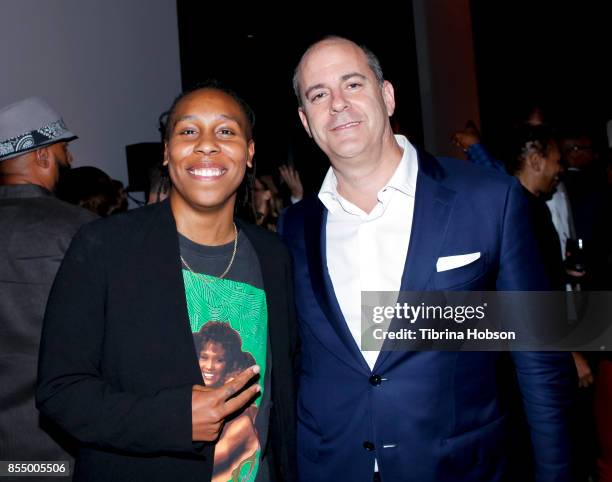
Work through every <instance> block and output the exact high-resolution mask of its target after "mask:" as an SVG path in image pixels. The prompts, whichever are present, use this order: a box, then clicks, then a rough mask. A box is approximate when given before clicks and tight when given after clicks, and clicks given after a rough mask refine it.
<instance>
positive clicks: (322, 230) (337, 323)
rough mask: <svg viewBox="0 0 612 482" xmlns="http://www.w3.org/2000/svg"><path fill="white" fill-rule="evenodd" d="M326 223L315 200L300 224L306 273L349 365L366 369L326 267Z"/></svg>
mask: <svg viewBox="0 0 612 482" xmlns="http://www.w3.org/2000/svg"><path fill="white" fill-rule="evenodd" d="M326 223H327V211H326V210H325V208H324V206H323V204H322V203H321V201H319V200H318V199H316V200H315V201H314V206H313V207H312V208H311V209H307V210H306V218H305V226H304V231H305V233H304V237H305V241H306V255H307V258H308V272H309V273H310V281H311V284H312V289H313V291H314V294H315V297H316V299H317V302H318V303H319V306H320V307H321V310H323V313H324V314H325V317H326V318H327V320H328V321H329V323H330V324H331V326H332V328H333V329H334V331H335V332H336V334H337V335H338V338H340V340H341V341H342V344H343V345H344V346H345V347H346V349H347V350H348V351H349V353H350V354H351V356H352V357H351V358H352V359H351V364H352V365H353V366H354V368H356V369H358V370H364V369H365V370H367V371H370V367H369V366H368V365H367V363H366V361H365V359H364V358H363V355H362V354H361V351H360V349H359V347H358V346H357V343H355V339H354V338H353V335H352V334H351V332H350V330H349V328H348V325H347V323H346V320H345V319H344V316H343V315H342V311H341V310H340V305H339V304H338V300H337V299H336V295H335V293H334V287H333V285H332V281H331V278H330V276H329V272H328V270H327V258H326ZM347 361H348V360H347Z"/></svg>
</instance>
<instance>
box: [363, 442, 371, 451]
mask: <svg viewBox="0 0 612 482" xmlns="http://www.w3.org/2000/svg"><path fill="white" fill-rule="evenodd" d="M363 448H364V449H366V450H367V451H368V452H372V451H373V450H374V444H373V443H372V442H368V441H367V440H366V441H365V442H363Z"/></svg>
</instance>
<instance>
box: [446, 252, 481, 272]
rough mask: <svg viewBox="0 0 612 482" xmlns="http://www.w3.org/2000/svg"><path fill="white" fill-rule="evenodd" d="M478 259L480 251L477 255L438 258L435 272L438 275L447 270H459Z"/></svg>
mask: <svg viewBox="0 0 612 482" xmlns="http://www.w3.org/2000/svg"><path fill="white" fill-rule="evenodd" d="M478 258H480V251H479V252H478V253H469V254H458V255H457V256H442V257H440V258H438V262H437V263H436V271H437V272H438V273H439V272H441V271H448V270H449V269H455V268H461V267H462V266H465V265H466V264H470V263H473V262H474V261H476V260H477V259H478Z"/></svg>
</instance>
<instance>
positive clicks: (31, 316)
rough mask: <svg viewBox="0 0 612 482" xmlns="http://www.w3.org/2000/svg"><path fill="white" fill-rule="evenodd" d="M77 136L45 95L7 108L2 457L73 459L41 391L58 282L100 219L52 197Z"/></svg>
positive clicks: (0, 172)
mask: <svg viewBox="0 0 612 482" xmlns="http://www.w3.org/2000/svg"><path fill="white" fill-rule="evenodd" d="M76 138H77V137H76V135H75V134H73V133H72V132H71V131H70V130H69V129H68V127H67V126H66V124H65V122H64V121H63V120H62V118H61V116H60V115H59V114H58V113H57V112H56V111H55V110H54V109H53V108H51V106H49V104H47V102H46V101H44V100H43V99H41V98H39V97H31V98H28V99H24V100H22V101H19V102H16V103H14V104H11V105H9V106H6V107H4V108H2V109H0V251H1V252H2V256H1V257H0V400H2V408H1V409H0V458H1V459H2V460H15V461H22V460H35V461H41V462H42V461H70V460H71V455H70V454H69V453H68V451H69V450H70V449H71V448H72V444H71V441H70V440H69V438H67V437H66V436H65V435H63V434H62V433H61V432H60V431H59V430H57V428H56V427H54V426H53V424H51V423H50V422H49V420H48V419H45V418H44V417H41V416H39V413H38V410H37V409H36V406H35V402H34V391H35V384H36V366H37V362H38V344H39V341H40V332H41V328H42V323H43V314H44V310H45V305H46V304H47V297H48V296H49V291H50V289H51V283H52V282H53V279H54V278H55V274H56V272H57V269H58V268H59V265H60V262H61V260H62V258H63V257H64V254H65V253H66V250H67V249H68V245H69V243H70V240H71V239H72V237H73V235H74V234H75V233H76V231H77V230H78V229H79V227H80V226H81V225H83V224H85V223H87V222H89V221H91V220H93V219H95V216H94V215H93V214H92V213H90V212H89V211H86V210H85V209H82V208H80V207H77V206H72V205H71V204H68V203H65V202H63V201H60V200H59V199H57V198H56V197H55V196H54V195H53V192H54V191H55V188H56V185H57V182H58V179H59V177H60V172H62V171H65V170H68V169H69V168H70V164H71V162H72V155H71V154H70V151H69V149H68V143H69V142H71V141H73V140H74V139H76ZM66 469H67V468H66ZM34 479H35V480H42V478H41V477H35V478H32V480H34ZM55 479H56V478H55V477H54V478H53V480H55ZM5 480H6V479H5ZM10 480H13V479H12V478H10ZM14 480H20V481H23V480H26V478H24V477H19V478H15V479H14ZM62 480H65V479H62Z"/></svg>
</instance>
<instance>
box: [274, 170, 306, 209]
mask: <svg viewBox="0 0 612 482" xmlns="http://www.w3.org/2000/svg"><path fill="white" fill-rule="evenodd" d="M278 170H279V171H280V176H281V178H282V180H283V181H285V183H286V184H287V187H288V188H289V191H291V197H292V198H293V199H295V200H296V201H297V200H301V199H302V198H303V197H304V188H303V186H302V181H301V180H300V173H299V172H297V170H296V169H295V168H294V167H293V166H284V165H283V166H280V167H279V168H278Z"/></svg>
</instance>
